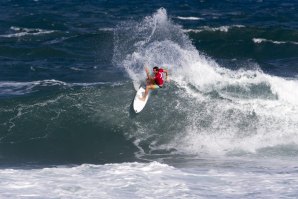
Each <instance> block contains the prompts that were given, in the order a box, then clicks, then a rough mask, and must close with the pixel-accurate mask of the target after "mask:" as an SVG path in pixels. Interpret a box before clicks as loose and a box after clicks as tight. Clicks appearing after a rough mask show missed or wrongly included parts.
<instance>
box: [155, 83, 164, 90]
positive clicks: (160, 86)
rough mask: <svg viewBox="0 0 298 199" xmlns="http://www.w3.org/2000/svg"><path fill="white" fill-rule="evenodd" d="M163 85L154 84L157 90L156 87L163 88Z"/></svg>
mask: <svg viewBox="0 0 298 199" xmlns="http://www.w3.org/2000/svg"><path fill="white" fill-rule="evenodd" d="M162 86H163V85H157V84H154V85H153V88H154V90H155V89H159V88H162Z"/></svg>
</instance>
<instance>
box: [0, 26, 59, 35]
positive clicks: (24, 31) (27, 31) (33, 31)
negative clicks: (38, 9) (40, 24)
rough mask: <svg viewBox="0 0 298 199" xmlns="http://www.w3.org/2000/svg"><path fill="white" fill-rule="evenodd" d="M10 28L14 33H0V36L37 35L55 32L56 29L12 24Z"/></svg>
mask: <svg viewBox="0 0 298 199" xmlns="http://www.w3.org/2000/svg"><path fill="white" fill-rule="evenodd" d="M10 30H12V31H14V33H11V34H7V35H0V37H5V38H13V37H24V36H38V35H43V34H51V33H54V32H57V31H56V30H43V29H40V28H20V27H15V26H12V27H10Z"/></svg>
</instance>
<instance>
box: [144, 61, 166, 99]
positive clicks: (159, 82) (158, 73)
mask: <svg viewBox="0 0 298 199" xmlns="http://www.w3.org/2000/svg"><path fill="white" fill-rule="evenodd" d="M145 71H146V75H147V84H146V89H145V94H144V95H143V97H142V98H140V100H143V101H145V99H146V97H147V95H148V93H149V90H154V89H158V88H162V87H163V83H164V80H163V73H165V74H166V81H169V77H168V70H166V69H162V68H158V67H157V66H155V67H153V73H154V76H150V73H149V69H148V68H147V67H145Z"/></svg>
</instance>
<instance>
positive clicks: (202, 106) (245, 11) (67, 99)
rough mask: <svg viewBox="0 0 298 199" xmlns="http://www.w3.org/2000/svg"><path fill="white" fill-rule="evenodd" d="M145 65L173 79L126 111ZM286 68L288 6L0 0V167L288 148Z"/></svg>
mask: <svg viewBox="0 0 298 199" xmlns="http://www.w3.org/2000/svg"><path fill="white" fill-rule="evenodd" d="M197 53H198V54H199V55H197ZM215 63H216V64H215ZM145 64H147V65H149V66H151V65H155V64H158V65H166V66H167V67H168V68H169V70H170V74H171V77H173V79H172V82H171V83H169V84H168V85H167V86H166V88H165V89H164V90H163V91H158V92H157V93H156V92H155V93H153V94H152V97H151V99H150V100H149V102H148V104H147V106H146V108H145V110H144V111H143V112H142V113H140V114H139V115H135V114H134V113H132V111H131V102H132V100H133V98H134V95H135V89H134V82H135V81H136V80H139V81H141V78H139V76H140V75H144V74H143V73H142V71H143V65H145ZM214 68H217V69H216V72H214V73H213V72H212V71H213V69H214ZM226 70H228V71H229V72H224V71H226ZM181 71H186V72H187V71H188V72H189V73H191V74H192V75H190V74H189V73H185V74H184V73H183V72H181ZM233 71H234V72H233ZM239 71H240V72H239ZM241 71H242V72H241ZM134 75H135V76H134ZM217 75H218V76H217ZM297 75H298V3H297V1H281V0H279V1H278V0H275V1H274V0H272V1H265V0H264V1H262V0H256V1H255V0H245V1H228V0H226V1H215V0H214V1H204V0H202V1H190V0H186V1H128V2H127V1H103V0H99V1H42V0H40V1H8V0H5V1H1V3H0V164H1V165H22V164H24V165H26V164H29V165H30V164H71V163H113V162H127V161H144V159H145V160H148V159H149V160H152V159H153V160H155V159H159V158H161V159H162V158H163V157H164V156H171V155H172V154H173V153H174V154H180V155H181V154H183V155H185V156H188V155H191V156H192V155H197V154H200V153H201V152H203V154H210V153H211V154H213V155H214V154H218V153H217V152H218V151H217V150H219V151H224V155H233V154H236V155H239V154H240V155H245V154H250V155H256V153H257V154H258V153H261V154H262V155H264V154H265V156H267V155H268V156H271V155H272V154H277V156H288V155H289V154H290V155H293V154H296V152H297V145H296V144H297V143H298V142H297V138H296V136H295V133H294V132H295V131H296V130H295V128H296V127H297V117H295V114H296V112H295V111H297V104H296V103H295V97H296V96H297V90H291V89H290V88H297V87H296V86H295V85H297ZM228 76H229V77H228ZM135 77H137V78H135ZM195 77H196V79H197V80H198V82H197V81H192V80H190V79H192V78H195ZM210 78H211V82H212V83H208V81H209V79H210ZM246 78H247V79H248V80H247V79H246ZM275 78H277V79H275ZM244 79H245V80H244ZM249 79H251V80H252V81H250V80H249ZM238 80H239V81H238ZM292 81H293V82H292ZM206 82H207V83H206ZM235 82H236V83H235ZM185 86H186V87H185ZM279 86H280V87H279ZM283 88H289V89H288V90H287V89H283ZM189 92H191V93H192V94H193V93H195V95H192V94H190V93H189ZM292 92H293V93H292ZM187 93H188V94H187ZM198 96H199V97H198ZM245 100H252V101H249V105H248V106H249V108H248V106H247V104H246V102H245V103H244V101H245ZM254 100H256V101H254ZM258 100H264V102H259V101H258ZM266 100H267V101H266ZM274 100H275V101H277V102H280V101H279V100H281V102H280V104H285V107H286V108H284V109H283V108H280V109H279V108H276V109H275V107H280V106H279V105H280V104H277V105H272V107H271V105H270V104H271V102H272V101H273V102H274ZM287 100H288V101H287ZM194 101H195V102H196V103H194ZM227 103H228V104H229V103H231V104H230V105H229V107H225V105H226V104H227ZM287 103H289V104H287ZM239 104H240V105H239ZM241 104H242V105H243V107H241ZM238 105H239V106H238ZM259 106H260V107H264V106H266V110H268V111H269V110H272V109H273V110H274V111H273V112H280V111H282V110H285V109H287V108H288V109H289V110H292V112H291V111H290V112H287V111H285V112H282V113H281V114H284V115H285V117H281V118H279V117H277V116H276V115H275V114H272V115H270V114H269V112H270V111H269V112H268V113H267V112H266V111H262V110H261V111H260V109H259V108H258V107H259ZM267 106H268V107H267ZM214 111H216V113H217V114H214V113H212V112H214ZM258 111H260V112H261V113H260V112H258ZM265 112H266V113H265ZM263 113H264V114H263ZM220 118H224V119H220ZM239 118H240V119H239ZM273 124H275V125H273ZM190 132H195V133H193V134H191V133H190ZM227 132H232V134H231V135H230V134H229V133H227ZM264 132H267V133H269V132H273V134H274V135H279V134H281V136H282V138H284V141H282V142H277V141H276V140H269V141H268V143H269V144H265V142H264V143H263V142H262V141H260V140H256V141H254V139H251V138H252V137H253V136H254V135H259V138H260V139H263V138H264V139H266V138H267V137H266V134H267V133H264ZM285 132H288V134H287V133H285ZM283 133H285V134H283ZM185 135H187V136H186V137H193V138H194V140H196V139H200V140H202V139H201V137H200V136H203V137H204V138H206V137H208V135H212V136H215V137H217V136H218V137H219V138H218V139H219V140H217V141H214V140H213V141H214V143H217V142H221V141H223V143H222V145H221V144H219V146H218V148H217V147H216V149H215V148H213V145H212V144H211V145H208V143H212V142H213V141H212V139H211V137H209V138H206V140H205V143H207V144H201V143H197V144H198V145H197V147H195V146H194V148H191V147H190V148H187V147H189V146H193V145H195V143H192V142H188V140H187V139H186V140H184V141H183V142H182V143H180V142H179V141H178V140H179V139H181V138H182V137H184V136H185ZM197 136H199V137H197ZM220 136H222V137H220ZM241 139H244V140H245V139H247V140H246V141H247V142H249V143H251V145H253V146H254V147H253V149H252V150H249V149H248V148H247V147H246V145H245V143H239V142H240V140H241ZM189 140H191V139H189ZM226 140H228V141H227V142H226ZM235 140H236V141H235ZM293 140H294V141H293ZM234 141H235V142H236V143H234ZM202 142H203V141H202ZM173 143H174V144H173ZM232 145H236V147H234V146H233V147H232ZM229 146H230V147H229ZM275 146H276V147H277V148H275ZM237 147H238V148H237ZM271 147H273V148H271ZM278 147H281V148H278ZM206 148H207V150H205V149H206ZM214 150H215V151H216V152H214ZM213 152H214V153H213ZM220 154H222V153H220ZM294 156H295V157H296V155H294Z"/></svg>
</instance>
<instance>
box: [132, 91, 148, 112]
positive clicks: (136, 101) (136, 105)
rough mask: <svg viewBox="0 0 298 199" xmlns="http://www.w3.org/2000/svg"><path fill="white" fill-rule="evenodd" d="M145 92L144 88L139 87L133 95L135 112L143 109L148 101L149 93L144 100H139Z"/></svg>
mask: <svg viewBox="0 0 298 199" xmlns="http://www.w3.org/2000/svg"><path fill="white" fill-rule="evenodd" d="M144 94H145V89H144V88H142V87H140V88H139V90H138V92H137V94H136V96H135V99H134V101H133V109H134V111H135V112H136V113H139V112H141V111H142V110H143V108H144V107H145V105H146V103H147V101H148V98H149V93H148V95H147V97H146V99H145V101H143V100H140V98H141V97H142V96H143V95H144Z"/></svg>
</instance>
